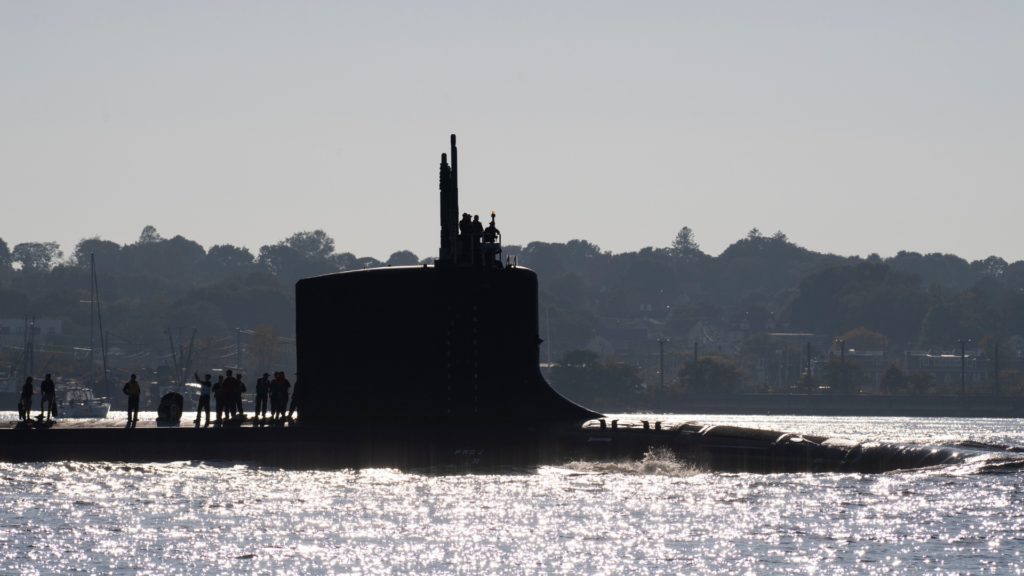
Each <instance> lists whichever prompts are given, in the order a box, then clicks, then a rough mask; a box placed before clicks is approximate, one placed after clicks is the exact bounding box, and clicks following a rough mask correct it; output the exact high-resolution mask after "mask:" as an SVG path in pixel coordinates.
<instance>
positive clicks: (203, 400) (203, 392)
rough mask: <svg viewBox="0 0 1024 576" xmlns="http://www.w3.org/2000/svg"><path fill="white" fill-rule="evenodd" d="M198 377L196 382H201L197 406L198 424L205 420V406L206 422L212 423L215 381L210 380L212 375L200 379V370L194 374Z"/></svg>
mask: <svg viewBox="0 0 1024 576" xmlns="http://www.w3.org/2000/svg"><path fill="white" fill-rule="evenodd" d="M193 376H195V377H196V382H199V407H198V408H196V424H202V422H203V408H206V424H207V425H209V424H210V392H212V391H213V382H211V381H210V375H209V374H207V375H206V379H205V380H200V379H199V372H196V373H195V374H193Z"/></svg>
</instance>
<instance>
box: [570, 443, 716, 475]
mask: <svg viewBox="0 0 1024 576" xmlns="http://www.w3.org/2000/svg"><path fill="white" fill-rule="evenodd" d="M562 468H565V469H568V470H573V471H575V472H587V473H593V474H629V475H654V476H675V477H678V478H686V477H689V476H694V475H696V474H701V473H702V471H701V470H699V469H697V467H695V466H693V465H692V464H690V463H688V462H685V461H682V460H680V459H679V458H678V456H677V455H676V453H675V452H673V451H672V450H671V449H670V448H666V447H654V448H650V449H649V450H648V451H647V453H646V454H644V457H643V459H641V460H618V461H614V462H592V461H586V460H577V461H574V462H569V463H568V464H565V465H563V466H562Z"/></svg>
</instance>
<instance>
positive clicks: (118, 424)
mask: <svg viewBox="0 0 1024 576" xmlns="http://www.w3.org/2000/svg"><path fill="white" fill-rule="evenodd" d="M293 424H294V423H293V422H287V421H286V422H285V423H283V424H279V423H274V424H271V423H269V422H266V423H259V422H258V421H256V420H253V419H251V418H250V419H248V420H232V421H229V422H227V423H225V424H221V425H214V424H210V425H205V424H204V425H196V424H194V423H193V422H191V421H184V420H183V421H181V422H173V423H171V422H158V421H156V420H139V421H138V422H135V423H134V425H133V426H129V425H128V421H127V420H95V419H73V420H64V419H60V420H54V421H53V425H52V426H50V425H46V424H40V423H37V422H36V421H35V420H33V421H32V422H31V423H26V422H24V421H20V420H11V421H3V422H0V431H2V430H39V431H43V430H110V429H121V430H125V429H129V428H130V429H145V428H159V429H175V428H182V429H189V430H195V429H200V430H212V429H219V428H226V429H230V428H243V427H244V428H287V427H290V426H292V425H293Z"/></svg>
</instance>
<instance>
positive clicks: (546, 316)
mask: <svg viewBox="0 0 1024 576" xmlns="http://www.w3.org/2000/svg"><path fill="white" fill-rule="evenodd" d="M550 310H551V307H550V306H545V307H544V326H545V328H544V330H545V332H546V335H545V339H546V340H547V343H548V376H551V314H550Z"/></svg>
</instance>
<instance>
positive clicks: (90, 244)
mask: <svg viewBox="0 0 1024 576" xmlns="http://www.w3.org/2000/svg"><path fill="white" fill-rule="evenodd" d="M93 253H95V254H96V259H97V261H98V262H99V263H100V264H101V265H103V266H104V267H109V268H110V270H115V269H117V268H118V267H119V266H118V260H119V257H120V253H121V246H120V245H118V244H117V242H111V241H110V240H103V239H101V238H100V237H99V236H94V237H92V238H82V239H81V240H80V241H79V242H78V244H77V245H75V252H74V254H72V255H71V259H72V260H73V261H74V262H75V264H77V265H78V266H81V267H83V268H86V267H88V266H89V265H90V255H91V254H93Z"/></svg>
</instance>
